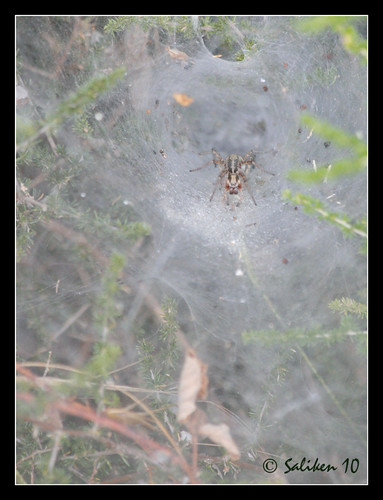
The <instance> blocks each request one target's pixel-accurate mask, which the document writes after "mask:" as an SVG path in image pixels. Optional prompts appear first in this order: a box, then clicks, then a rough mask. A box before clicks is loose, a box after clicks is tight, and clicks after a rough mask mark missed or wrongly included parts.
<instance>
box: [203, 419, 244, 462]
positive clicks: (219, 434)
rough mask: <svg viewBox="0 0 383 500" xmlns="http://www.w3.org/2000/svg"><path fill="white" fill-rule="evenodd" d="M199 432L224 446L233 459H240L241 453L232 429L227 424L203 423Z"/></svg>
mask: <svg viewBox="0 0 383 500" xmlns="http://www.w3.org/2000/svg"><path fill="white" fill-rule="evenodd" d="M198 432H199V434H201V435H202V436H206V437H208V438H209V439H211V440H212V441H213V442H214V443H216V444H218V445H219V446H223V447H224V448H225V449H226V451H227V452H228V454H229V455H230V457H231V458H232V460H238V459H239V457H240V456H241V453H240V451H239V449H238V447H237V445H236V444H235V442H234V440H233V438H232V437H231V434H230V429H229V427H228V426H227V425H226V424H219V425H216V424H209V423H207V424H203V425H201V427H200V428H199V429H198Z"/></svg>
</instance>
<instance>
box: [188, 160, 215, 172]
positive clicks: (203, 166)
mask: <svg viewBox="0 0 383 500" xmlns="http://www.w3.org/2000/svg"><path fill="white" fill-rule="evenodd" d="M210 163H214V160H209V161H208V162H207V163H205V164H204V165H202V167H197V168H193V169H191V170H189V172H196V171H197V170H201V168H205V167H207V166H208V165H210Z"/></svg>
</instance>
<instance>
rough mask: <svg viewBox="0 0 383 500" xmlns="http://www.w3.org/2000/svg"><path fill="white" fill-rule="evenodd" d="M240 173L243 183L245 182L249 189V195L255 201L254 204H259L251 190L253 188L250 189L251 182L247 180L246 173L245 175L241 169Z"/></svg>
mask: <svg viewBox="0 0 383 500" xmlns="http://www.w3.org/2000/svg"><path fill="white" fill-rule="evenodd" d="M238 174H239V175H240V177H241V179H242V180H243V183H244V184H245V186H246V189H247V191H248V192H249V195H250V196H251V199H252V200H253V202H254V205H257V203H256V201H255V199H254V196H253V193H252V192H251V190H250V188H249V184H248V182H247V179H246V175H245V174H244V173H243V172H241V171H239V172H238Z"/></svg>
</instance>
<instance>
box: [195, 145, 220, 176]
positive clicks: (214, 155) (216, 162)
mask: <svg viewBox="0 0 383 500" xmlns="http://www.w3.org/2000/svg"><path fill="white" fill-rule="evenodd" d="M209 152H210V151H206V152H205V153H199V154H200V155H203V154H206V153H209ZM211 152H212V153H213V157H214V158H213V159H212V160H209V161H208V162H207V163H205V164H204V165H202V167H197V168H193V169H192V170H189V172H196V171H197V170H201V168H205V167H207V166H208V165H210V163H214V166H215V167H216V166H217V165H224V164H225V161H224V160H223V159H222V157H221V156H220V155H219V153H217V151H216V150H215V149H214V148H213V149H212V150H211Z"/></svg>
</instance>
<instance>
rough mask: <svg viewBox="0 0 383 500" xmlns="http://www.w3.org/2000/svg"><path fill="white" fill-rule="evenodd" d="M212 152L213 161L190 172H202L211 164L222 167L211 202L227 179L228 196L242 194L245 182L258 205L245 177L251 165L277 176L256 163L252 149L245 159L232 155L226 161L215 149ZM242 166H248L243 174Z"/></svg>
mask: <svg viewBox="0 0 383 500" xmlns="http://www.w3.org/2000/svg"><path fill="white" fill-rule="evenodd" d="M211 151H212V153H213V159H212V160H210V161H208V162H207V163H205V164H204V165H202V167H198V168H193V169H192V170H190V172H195V171H197V170H201V168H204V167H207V166H208V165H209V164H210V163H214V166H215V167H216V166H217V165H219V166H220V169H221V172H220V174H219V175H218V179H217V182H216V183H215V186H214V190H213V192H212V194H211V196H210V201H211V200H212V199H213V196H214V194H215V192H216V190H217V187H218V184H219V183H220V182H221V181H222V179H223V178H226V182H225V188H226V194H238V193H239V194H241V189H242V182H241V181H243V184H244V185H245V186H246V189H247V191H248V192H249V195H250V197H251V199H252V200H253V202H254V205H256V204H257V203H256V201H255V199H254V196H253V194H252V192H251V191H250V188H249V184H248V181H247V177H246V175H245V173H246V174H247V173H248V171H249V170H250V165H253V167H258V168H260V169H261V170H263V171H264V172H266V173H268V174H270V175H275V174H273V173H272V172H268V171H267V170H265V169H264V168H263V167H261V165H258V163H256V162H255V159H254V158H255V153H256V151H255V150H254V149H252V150H251V151H249V152H248V153H247V154H246V155H245V156H244V157H242V156H239V155H236V154H232V155H229V156H227V157H226V158H225V159H223V158H222V157H221V155H220V154H219V153H218V152H217V151H216V150H215V149H214V148H213V149H212V150H211ZM242 165H246V169H245V172H243V171H242V169H241V168H242ZM227 203H228V204H229V201H227ZM238 205H239V202H238V203H237V206H238Z"/></svg>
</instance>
